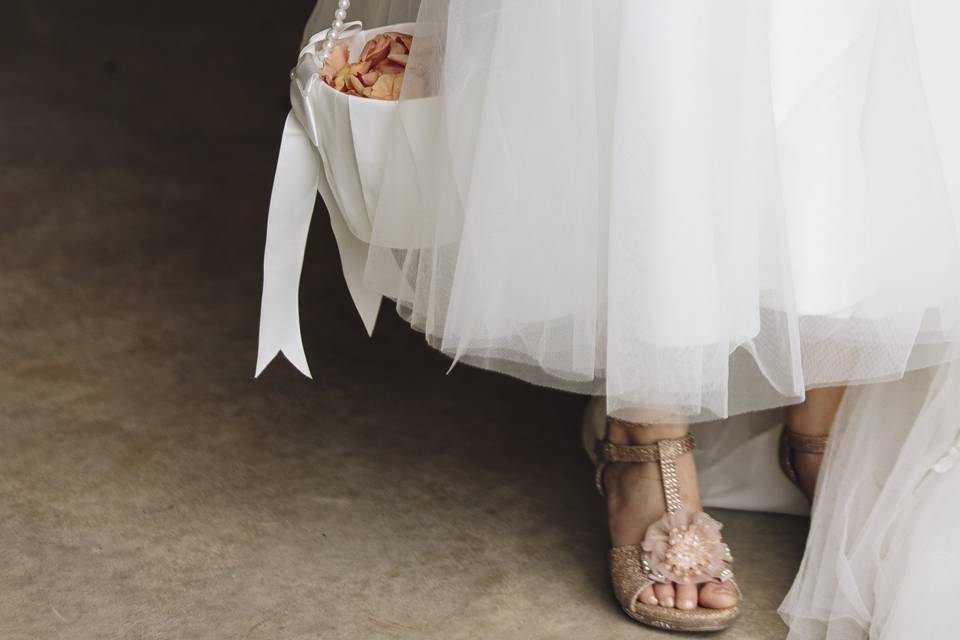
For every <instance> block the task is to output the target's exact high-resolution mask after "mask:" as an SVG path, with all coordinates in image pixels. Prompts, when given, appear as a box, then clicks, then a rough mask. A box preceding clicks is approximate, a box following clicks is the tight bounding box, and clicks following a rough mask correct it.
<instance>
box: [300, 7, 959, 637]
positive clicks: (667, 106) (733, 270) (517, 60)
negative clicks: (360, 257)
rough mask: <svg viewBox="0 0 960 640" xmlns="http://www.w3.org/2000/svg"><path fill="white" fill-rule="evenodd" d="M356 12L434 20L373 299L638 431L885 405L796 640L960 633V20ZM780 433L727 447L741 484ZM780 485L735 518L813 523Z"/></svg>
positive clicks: (421, 51)
mask: <svg viewBox="0 0 960 640" xmlns="http://www.w3.org/2000/svg"><path fill="white" fill-rule="evenodd" d="M333 4H334V3H333V2H332V1H330V0H325V2H321V4H320V6H319V8H318V10H317V11H316V12H315V18H314V19H313V20H312V24H311V25H310V26H308V34H309V33H313V32H314V31H317V30H319V29H320V28H322V27H323V25H324V24H325V23H327V22H328V21H329V17H330V16H331V15H332V12H333V9H334V7H333V6H332V5H333ZM418 4H419V5H420V6H419V13H418V6H417V5H418ZM353 5H354V6H353V7H352V8H351V16H350V17H351V19H361V20H364V21H366V22H367V24H369V25H371V26H373V25H374V24H376V23H383V22H401V21H407V20H416V21H417V26H416V30H415V34H414V35H415V44H414V48H413V52H412V55H411V60H410V62H409V64H408V71H407V78H406V82H405V85H404V92H403V95H402V97H401V101H400V105H399V109H398V111H399V115H398V116H397V119H396V121H395V123H394V125H393V127H392V132H391V134H390V140H389V143H390V144H389V148H390V152H389V156H388V158H387V162H386V166H385V168H384V171H383V175H382V179H381V185H380V186H381V190H380V193H379V197H378V199H377V202H376V206H375V216H374V219H373V220H371V226H372V233H371V245H370V252H369V257H368V260H367V264H366V269H365V275H364V279H365V282H366V285H367V286H368V287H370V288H371V289H372V290H374V291H376V292H379V293H382V294H384V295H386V296H388V297H390V298H392V299H393V300H395V301H396V305H397V309H398V310H399V312H400V313H401V315H402V316H403V317H404V318H406V319H407V320H409V322H410V323H411V325H412V326H413V327H415V328H416V329H419V330H420V331H422V332H424V333H425V334H426V336H427V339H428V341H429V342H430V344H432V345H433V346H435V347H437V348H438V349H440V350H442V351H443V352H444V353H446V354H448V355H450V356H451V357H452V358H454V359H456V360H457V361H462V362H466V363H470V364H475V365H478V366H482V367H486V368H489V369H493V370H497V371H502V372H504V373H508V374H511V375H514V376H517V377H520V378H523V379H526V380H528V381H531V382H534V383H538V384H544V385H549V386H553V387H557V388H562V389H567V390H573V391H580V392H585V393H592V394H596V395H605V396H606V397H607V406H608V409H609V410H610V411H613V412H616V411H621V412H625V411H630V412H635V413H640V414H644V413H646V412H649V413H650V416H651V418H655V417H656V416H657V415H662V412H666V413H669V414H671V415H672V414H675V413H684V414H686V415H688V416H689V417H690V419H691V420H693V421H707V420H710V419H715V418H722V417H725V416H728V415H732V414H737V413H741V412H747V411H753V410H758V409H763V408H767V407H775V406H784V405H788V404H791V403H794V402H797V401H799V400H801V399H802V398H803V397H804V393H805V389H808V388H811V387H816V386H826V385H834V384H851V383H866V382H880V383H881V384H876V385H869V386H863V387H859V388H855V389H852V390H851V391H849V392H848V393H847V395H846V397H845V399H844V403H843V406H842V408H841V411H840V414H839V415H838V417H837V425H836V428H835V432H834V435H833V437H832V439H831V445H830V450H829V452H828V455H827V457H826V459H825V461H824V470H823V473H822V475H821V478H820V484H819V488H818V497H817V502H816V504H815V505H814V509H813V521H812V529H811V534H810V542H809V545H808V548H807V551H806V554H805V557H804V561H803V566H802V567H801V570H800V573H799V575H798V577H797V580H796V582H795V584H794V586H793V588H792V590H791V591H790V593H789V595H788V596H787V598H786V600H785V601H784V603H783V605H782V608H781V613H782V614H783V616H784V618H785V619H786V620H787V621H788V623H789V624H790V627H791V638H803V639H813V638H816V639H824V640H852V639H857V640H861V639H866V638H870V639H871V640H878V639H882V640H899V639H901V638H916V637H925V638H948V637H954V636H956V631H955V629H956V626H957V625H956V623H955V622H954V621H953V617H954V613H953V612H954V610H955V607H953V606H952V600H953V593H954V587H955V586H956V584H957V576H958V575H960V548H958V547H957V545H956V541H957V531H958V530H960V508H958V507H957V496H958V495H960V469H958V468H957V466H955V464H956V462H957V460H958V459H960V448H958V447H960V445H958V443H957V438H958V434H960V364H955V363H954V359H955V358H956V357H957V356H958V355H960V353H958V348H960V347H958V343H960V74H957V73H956V70H955V67H956V62H957V60H960V38H958V37H957V34H960V3H957V2H948V0H803V1H799V0H564V2H557V1H556V0H422V2H419V3H418V2H417V0H392V1H391V0H354V3H353ZM934 365H936V366H934ZM772 424H773V423H771V425H772ZM737 425H741V427H742V434H741V435H742V437H741V436H740V435H737V433H736V432H735V431H733V430H734V429H738V428H740V427H737ZM773 428H775V427H773V426H770V425H766V424H765V423H764V424H763V425H761V424H760V423H759V422H757V421H755V420H744V419H741V420H736V421H728V422H721V423H719V424H715V425H712V424H704V425H701V426H698V427H697V429H702V430H704V431H706V430H708V429H709V430H711V431H714V430H715V431H716V437H714V438H712V439H711V438H709V437H708V438H707V444H708V445H710V446H709V447H708V449H707V450H705V451H706V454H707V455H708V459H705V458H703V455H704V452H701V459H700V460H699V462H701V463H703V467H704V470H705V473H707V474H709V473H710V472H711V469H712V470H713V471H715V472H716V474H720V475H722V476H723V477H714V478H713V480H712V482H713V484H715V485H717V486H718V487H720V486H723V484H724V479H726V480H730V479H731V478H734V479H736V478H742V477H743V474H742V473H740V471H742V469H743V467H742V466H740V467H738V469H739V471H738V472H736V473H733V472H724V471H722V470H723V469H724V468H729V466H730V465H726V467H725V466H724V464H725V461H729V460H730V459H733V458H735V457H736V456H740V457H741V458H742V456H743V455H746V454H747V453H748V450H754V451H757V452H758V453H757V455H769V456H772V455H773V451H772V449H773V446H772V444H771V445H770V446H766V445H764V444H763V443H764V442H767V441H768V440H769V442H770V443H772V442H773V440H771V439H770V438H768V437H767V436H768V435H769V433H773V432H772V431H770V429H773ZM724 430H725V431H724ZM771 437H772V436H771ZM751 442H754V443H757V446H756V447H752V448H751V447H749V446H748V445H749V444H750V443H751ZM748 462H749V461H748ZM710 463H712V466H711V464H710ZM757 469H759V467H757ZM764 469H766V471H764V472H763V473H765V474H767V475H766V476H764V477H763V478H760V477H758V478H756V479H755V481H754V485H755V486H756V487H757V492H759V493H757V492H755V493H751V490H750V483H749V482H743V483H739V484H736V486H735V487H734V489H735V490H731V491H727V492H726V493H723V492H722V491H721V492H719V493H717V495H711V494H710V492H709V491H707V492H705V495H707V497H708V498H709V499H710V500H712V501H713V503H716V504H723V505H724V506H730V507H737V506H738V505H739V506H744V505H745V504H746V505H748V506H750V505H752V506H754V507H755V508H778V509H781V510H786V511H791V510H796V509H797V508H798V507H797V503H796V496H795V495H794V496H792V497H790V496H786V497H783V499H781V498H782V496H781V495H780V494H776V495H775V493H774V492H772V491H771V487H773V483H767V482H766V480H765V478H767V477H768V476H769V474H770V473H775V470H774V467H773V465H772V464H769V465H766V466H765V467H764ZM759 473H760V471H759V470H758V474H759ZM716 474H715V475H716ZM724 474H726V475H724ZM726 486H727V487H728V489H729V482H728V483H727V485H726ZM758 505H762V506H758Z"/></svg>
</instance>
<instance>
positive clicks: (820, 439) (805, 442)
mask: <svg viewBox="0 0 960 640" xmlns="http://www.w3.org/2000/svg"><path fill="white" fill-rule="evenodd" d="M828 439H829V436H808V435H805V434H802V433H797V432H796V431H794V430H792V429H791V428H790V426H789V425H783V429H782V430H781V431H780V469H781V470H782V471H783V475H785V476H787V478H788V479H789V480H790V482H792V483H793V484H795V485H796V486H797V488H798V489H800V490H801V491H803V487H802V486H800V477H799V476H798V475H797V468H796V467H795V466H794V464H793V456H794V454H795V453H817V454H821V455H822V454H823V452H824V451H826V450H827V440H828ZM803 494H804V495H806V496H807V499H808V500H811V501H812V500H813V496H810V495H807V492H806V491H803Z"/></svg>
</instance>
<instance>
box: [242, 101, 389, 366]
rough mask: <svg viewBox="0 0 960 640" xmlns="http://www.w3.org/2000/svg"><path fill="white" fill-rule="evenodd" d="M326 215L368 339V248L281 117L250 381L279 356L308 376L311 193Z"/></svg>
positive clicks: (371, 295) (312, 154)
mask: <svg viewBox="0 0 960 640" xmlns="http://www.w3.org/2000/svg"><path fill="white" fill-rule="evenodd" d="M318 191H319V192H320V195H321V196H322V197H323V200H324V202H325V204H326V206H327V210H328V211H329V213H330V225H331V227H332V228H333V233H334V236H335V237H336V239H337V248H338V249H339V252H340V261H341V264H342V267H343V275H344V279H345V280H346V282H347V288H348V289H349V291H350V295H351V297H352V298H353V302H354V304H355V305H356V307H357V311H358V312H359V313H360V317H361V319H362V320H363V324H364V327H365V328H366V330H367V333H368V335H372V333H373V328H374V326H375V324H376V320H377V313H378V311H379V308H380V299H381V296H380V294H379V293H376V292H373V291H370V290H369V289H367V288H366V287H365V286H364V285H363V269H364V265H365V263H366V256H367V252H368V245H367V243H366V242H364V241H363V240H361V239H360V238H357V237H356V236H355V235H354V234H353V233H352V232H351V231H350V229H349V227H348V226H347V223H346V221H345V220H344V218H343V215H342V213H341V212H340V209H339V207H338V206H337V204H336V200H335V199H334V197H333V194H332V192H331V189H330V184H329V183H328V181H327V178H326V175H325V174H324V171H323V170H322V167H321V164H320V157H319V154H318V152H317V149H316V148H315V147H314V143H313V142H312V141H311V139H310V136H309V135H308V134H307V132H306V130H304V128H303V126H302V125H301V124H300V122H299V120H298V119H297V117H296V115H295V114H294V112H293V111H291V112H290V114H289V115H288V116H287V121H286V124H285V125H284V128H283V138H282V141H281V143H280V156H279V158H278V159H277V172H276V174H275V176H274V180H273V193H272V194H271V196H270V210H269V215H268V220H267V242H266V248H265V250H264V256H263V299H262V301H261V307H260V340H259V349H258V352H257V368H256V372H255V374H254V375H255V376H259V375H260V374H261V373H262V372H263V370H264V369H265V368H266V367H267V365H268V364H270V362H272V361H273V359H274V358H276V357H277V355H279V354H281V353H282V354H283V355H284V356H286V358H287V360H289V361H290V363H291V364H292V365H293V366H295V367H296V368H297V369H298V370H299V371H300V372H301V373H302V374H304V375H305V376H307V377H313V376H312V375H311V373H310V367H309V365H308V364H307V356H306V353H305V352H304V349H303V339H302V337H301V334H300V305H299V294H300V274H301V271H302V269H303V257H304V252H305V251H306V245H307V234H308V232H309V230H310V220H311V218H312V217H313V208H314V205H315V203H316V197H317V192H318Z"/></svg>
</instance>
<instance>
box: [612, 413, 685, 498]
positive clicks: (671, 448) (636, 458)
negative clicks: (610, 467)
mask: <svg viewBox="0 0 960 640" xmlns="http://www.w3.org/2000/svg"><path fill="white" fill-rule="evenodd" d="M611 421H612V419H611ZM617 422H618V423H619V424H627V425H629V426H640V425H634V424H631V423H623V422H622V421H617ZM696 446H697V443H696V441H695V440H694V439H693V436H692V435H691V434H689V433H688V434H687V435H685V436H683V437H682V438H669V439H665V440H658V441H657V442H655V443H653V444H642V445H625V444H616V443H613V442H610V440H609V439H608V438H604V440H603V441H601V442H599V443H597V470H596V474H595V477H594V479H595V483H596V487H597V491H598V492H599V493H600V495H605V492H604V488H603V471H604V469H606V467H607V464H609V463H611V462H634V463H642V462H659V463H660V476H661V481H662V483H663V494H664V498H665V499H666V502H667V510H668V511H670V512H674V511H679V510H680V509H681V508H682V507H683V504H682V502H681V500H680V487H679V483H678V482H677V475H676V473H677V472H676V466H675V465H674V462H675V461H676V459H677V458H679V457H680V456H682V455H683V454H685V453H687V452H690V451H693V450H694V449H695V448H696Z"/></svg>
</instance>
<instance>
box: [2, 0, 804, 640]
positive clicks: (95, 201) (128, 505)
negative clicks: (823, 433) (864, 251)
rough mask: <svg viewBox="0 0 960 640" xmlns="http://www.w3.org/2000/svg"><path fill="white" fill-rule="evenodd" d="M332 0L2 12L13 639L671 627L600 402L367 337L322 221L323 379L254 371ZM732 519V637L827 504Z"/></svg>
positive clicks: (768, 599) (309, 311)
mask: <svg viewBox="0 0 960 640" xmlns="http://www.w3.org/2000/svg"><path fill="white" fill-rule="evenodd" d="M310 5H311V3H310V1H309V0H298V1H296V2H287V3H265V2H243V1H241V2H235V3H231V4H230V5H229V8H227V5H225V4H223V3H214V2H180V1H177V2H171V1H165V2H162V3H130V2H119V1H117V0H109V1H98V2H94V1H93V0H85V1H81V2H65V1H60V2H56V1H50V2H42V3H41V2H32V1H30V0H8V1H7V2H5V3H4V8H3V11H2V13H3V16H2V19H0V83H2V91H0V567H2V574H0V638H3V639H4V640H19V639H31V640H33V639H37V638H71V639H73V638H123V639H131V638H203V639H218V638H270V639H273V640H277V639H280V640H282V639H288V638H291V639H292V638H328V639H339V638H344V639H347V638H349V639H354V638H438V639H439V638H442V639H444V640H452V639H457V638H484V639H487V638H489V639H497V640H501V639H513V638H516V639H524V640H529V639H546V638H647V637H654V636H658V635H660V634H657V633H655V632H653V631H648V630H644V629H642V628H640V627H637V626H635V625H633V624H631V623H630V622H629V621H627V620H626V619H625V618H624V617H623V616H622V615H621V614H620V613H619V611H618V610H617V608H616V607H615V606H614V603H613V599H612V596H611V594H610V591H609V587H608V584H607V578H606V574H605V569H604V553H605V549H606V539H605V532H604V530H603V528H602V521H603V514H602V509H601V504H600V501H599V499H598V497H597V496H595V495H594V494H593V492H592V489H591V477H590V471H591V470H590V468H589V465H588V463H587V461H586V460H585V458H584V456H583V455H582V452H581V451H580V450H579V448H578V438H577V435H576V428H577V422H578V419H579V414H580V412H581V411H582V408H583V406H584V400H583V399H582V398H578V397H574V396H569V395H564V394H559V393H555V392H551V391H547V390H543V389H538V388H534V387H531V386H527V385H524V384H522V383H519V382H516V381H513V380H510V379H506V378H501V377H498V376H494V375H490V374H487V373H485V372H481V371H476V370H470V369H467V368H459V369H457V370H456V371H455V372H454V373H453V374H451V375H449V376H446V375H444V373H445V370H446V362H445V360H444V359H443V358H442V357H441V356H439V355H438V354H436V353H433V352H431V351H430V350H429V349H428V348H427V347H426V346H425V345H424V344H423V341H422V338H421V337H420V336H419V335H417V334H415V333H413V332H412V331H410V330H409V329H407V328H406V327H404V326H403V325H402V323H401V322H399V320H397V319H396V317H395V316H394V315H393V314H392V312H391V311H390V310H389V309H385V313H384V314H383V316H382V319H381V324H380V327H379V329H378V333H377V335H376V336H375V337H374V338H373V339H372V340H368V339H367V338H366V337H365V335H364V333H363V329H362V327H361V325H360V322H359V320H358V319H357V318H356V317H355V316H354V312H353V311H352V309H351V307H350V302H349V299H348V297H347V295H346V293H345V289H344V287H343V285H342V283H341V281H340V278H339V275H338V273H337V263H336V258H335V253H334V245H333V243H332V240H331V236H330V233H329V230H328V229H327V228H326V226H325V225H324V224H322V222H323V220H322V218H321V220H320V222H321V224H318V225H316V227H315V228H314V234H313V237H312V239H311V245H310V249H309V259H308V264H307V267H306V270H305V282H304V292H303V312H304V318H305V334H306V337H307V348H308V352H309V356H310V359H311V363H312V365H313V367H314V373H315V380H314V381H310V380H307V379H304V378H302V377H300V376H299V375H298V374H296V372H295V371H293V370H292V368H291V367H289V366H286V365H285V364H283V363H280V364H276V365H274V366H273V367H272V368H271V369H269V370H268V372H267V373H266V374H265V375H264V376H263V377H262V378H261V379H260V380H258V381H254V380H253V379H252V377H251V374H252V370H253V365H254V360H255V349H256V335H257V316H258V296H259V291H260V273H259V269H260V254H261V250H262V244H263V237H264V226H265V210H266V205H267V199H268V195H269V189H270V184H271V179H272V169H273V163H274V161H275V154H276V148H277V143H278V139H279V133H280V128H281V125H282V121H283V117H284V115H285V112H286V91H287V88H286V72H287V70H288V67H289V66H290V62H291V57H292V56H293V55H295V53H296V45H297V41H298V38H299V30H300V26H301V24H302V22H303V20H304V19H305V17H306V15H307V14H308V12H309V9H310ZM218 8H219V9H218ZM221 12H222V13H223V15H222V16H221V15H219V14H220V13H221ZM721 516H722V518H723V519H725V520H726V522H727V535H728V539H729V541H730V542H731V544H732V546H733V547H734V549H735V550H736V551H737V553H738V570H739V571H738V572H739V575H740V577H741V581H742V583H743V586H744V589H745V590H746V592H747V601H746V614H745V617H744V619H743V621H742V622H741V623H740V624H739V625H738V626H737V627H736V629H735V630H733V631H731V632H728V633H727V634H726V635H727V637H731V638H744V639H760V638H764V639H766V638H782V637H783V636H784V628H783V626H782V625H781V623H780V622H779V619H778V618H777V616H776V613H775V608H776V605H777V603H778V602H779V600H780V599H781V598H782V596H783V594H784V593H785V591H786V589H787V587H788V585H789V582H790V579H791V574H792V572H793V571H794V570H795V568H796V565H797V563H798V561H799V557H800V554H801V551H802V545H803V535H804V528H805V521H804V520H802V519H795V518H788V517H778V516H762V515H749V514H739V513H723V514H721Z"/></svg>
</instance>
